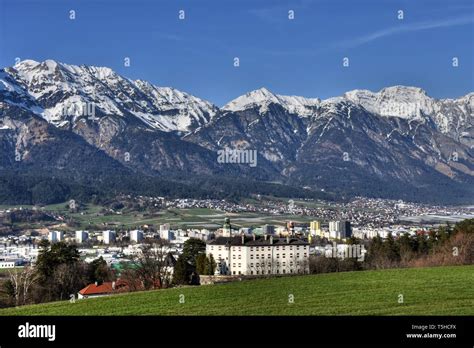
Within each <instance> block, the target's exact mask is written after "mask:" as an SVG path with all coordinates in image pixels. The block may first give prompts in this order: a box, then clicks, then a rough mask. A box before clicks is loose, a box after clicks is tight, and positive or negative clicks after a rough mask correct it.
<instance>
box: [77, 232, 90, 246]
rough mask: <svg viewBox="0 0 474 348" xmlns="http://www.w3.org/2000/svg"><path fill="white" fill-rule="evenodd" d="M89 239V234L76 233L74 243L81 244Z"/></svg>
mask: <svg viewBox="0 0 474 348" xmlns="http://www.w3.org/2000/svg"><path fill="white" fill-rule="evenodd" d="M87 239H89V232H87V231H76V243H77V244H82V243H84V242H85V241H86V240H87Z"/></svg>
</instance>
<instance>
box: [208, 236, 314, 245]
mask: <svg viewBox="0 0 474 348" xmlns="http://www.w3.org/2000/svg"><path fill="white" fill-rule="evenodd" d="M272 239H273V243H271V242H272ZM208 244H209V245H244V246H271V245H309V243H308V242H307V241H306V240H305V239H300V238H294V237H293V238H291V237H290V238H288V239H287V238H279V237H273V238H271V236H267V239H266V240H265V237H263V236H256V237H255V240H254V239H253V238H252V237H247V236H246V237H244V243H242V236H234V237H217V238H216V239H214V240H211V241H210V242H208Z"/></svg>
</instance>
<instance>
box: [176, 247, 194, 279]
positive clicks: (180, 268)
mask: <svg viewBox="0 0 474 348" xmlns="http://www.w3.org/2000/svg"><path fill="white" fill-rule="evenodd" d="M191 273H192V270H191V267H190V265H189V264H188V262H187V261H186V259H185V257H184V256H183V254H181V255H180V256H179V257H178V260H176V265H175V266H174V272H173V283H174V284H176V285H188V284H189V282H190V278H191Z"/></svg>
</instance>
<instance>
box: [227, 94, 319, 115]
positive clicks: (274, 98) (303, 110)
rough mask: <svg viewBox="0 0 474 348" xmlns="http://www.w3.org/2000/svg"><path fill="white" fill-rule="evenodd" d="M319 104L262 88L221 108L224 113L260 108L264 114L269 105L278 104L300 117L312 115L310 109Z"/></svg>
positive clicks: (310, 99) (309, 99)
mask: <svg viewBox="0 0 474 348" xmlns="http://www.w3.org/2000/svg"><path fill="white" fill-rule="evenodd" d="M320 102H321V100H320V99H318V98H305V97H301V96H285V95H278V94H274V93H272V92H270V91H269V90H268V89H267V88H265V87H262V88H259V89H257V90H254V91H251V92H249V93H246V94H244V95H242V96H240V97H237V98H236V99H234V100H232V101H230V102H229V103H227V104H226V105H224V106H223V107H222V109H223V110H226V111H234V112H235V111H242V110H245V109H248V108H252V107H255V106H259V107H260V112H265V111H266V110H267V109H268V106H269V105H270V104H271V103H275V104H280V105H281V106H283V107H284V108H285V109H287V110H288V111H289V112H291V113H298V114H299V115H301V116H308V115H310V114H312V110H311V108H312V107H317V106H318V105H319V103H320Z"/></svg>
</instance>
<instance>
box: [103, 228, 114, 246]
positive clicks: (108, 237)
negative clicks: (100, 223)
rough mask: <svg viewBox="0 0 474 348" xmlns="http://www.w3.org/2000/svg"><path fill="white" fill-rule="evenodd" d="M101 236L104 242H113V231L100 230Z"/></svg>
mask: <svg viewBox="0 0 474 348" xmlns="http://www.w3.org/2000/svg"><path fill="white" fill-rule="evenodd" d="M102 237H103V240H104V244H110V243H113V242H115V231H110V230H107V231H103V232H102Z"/></svg>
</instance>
